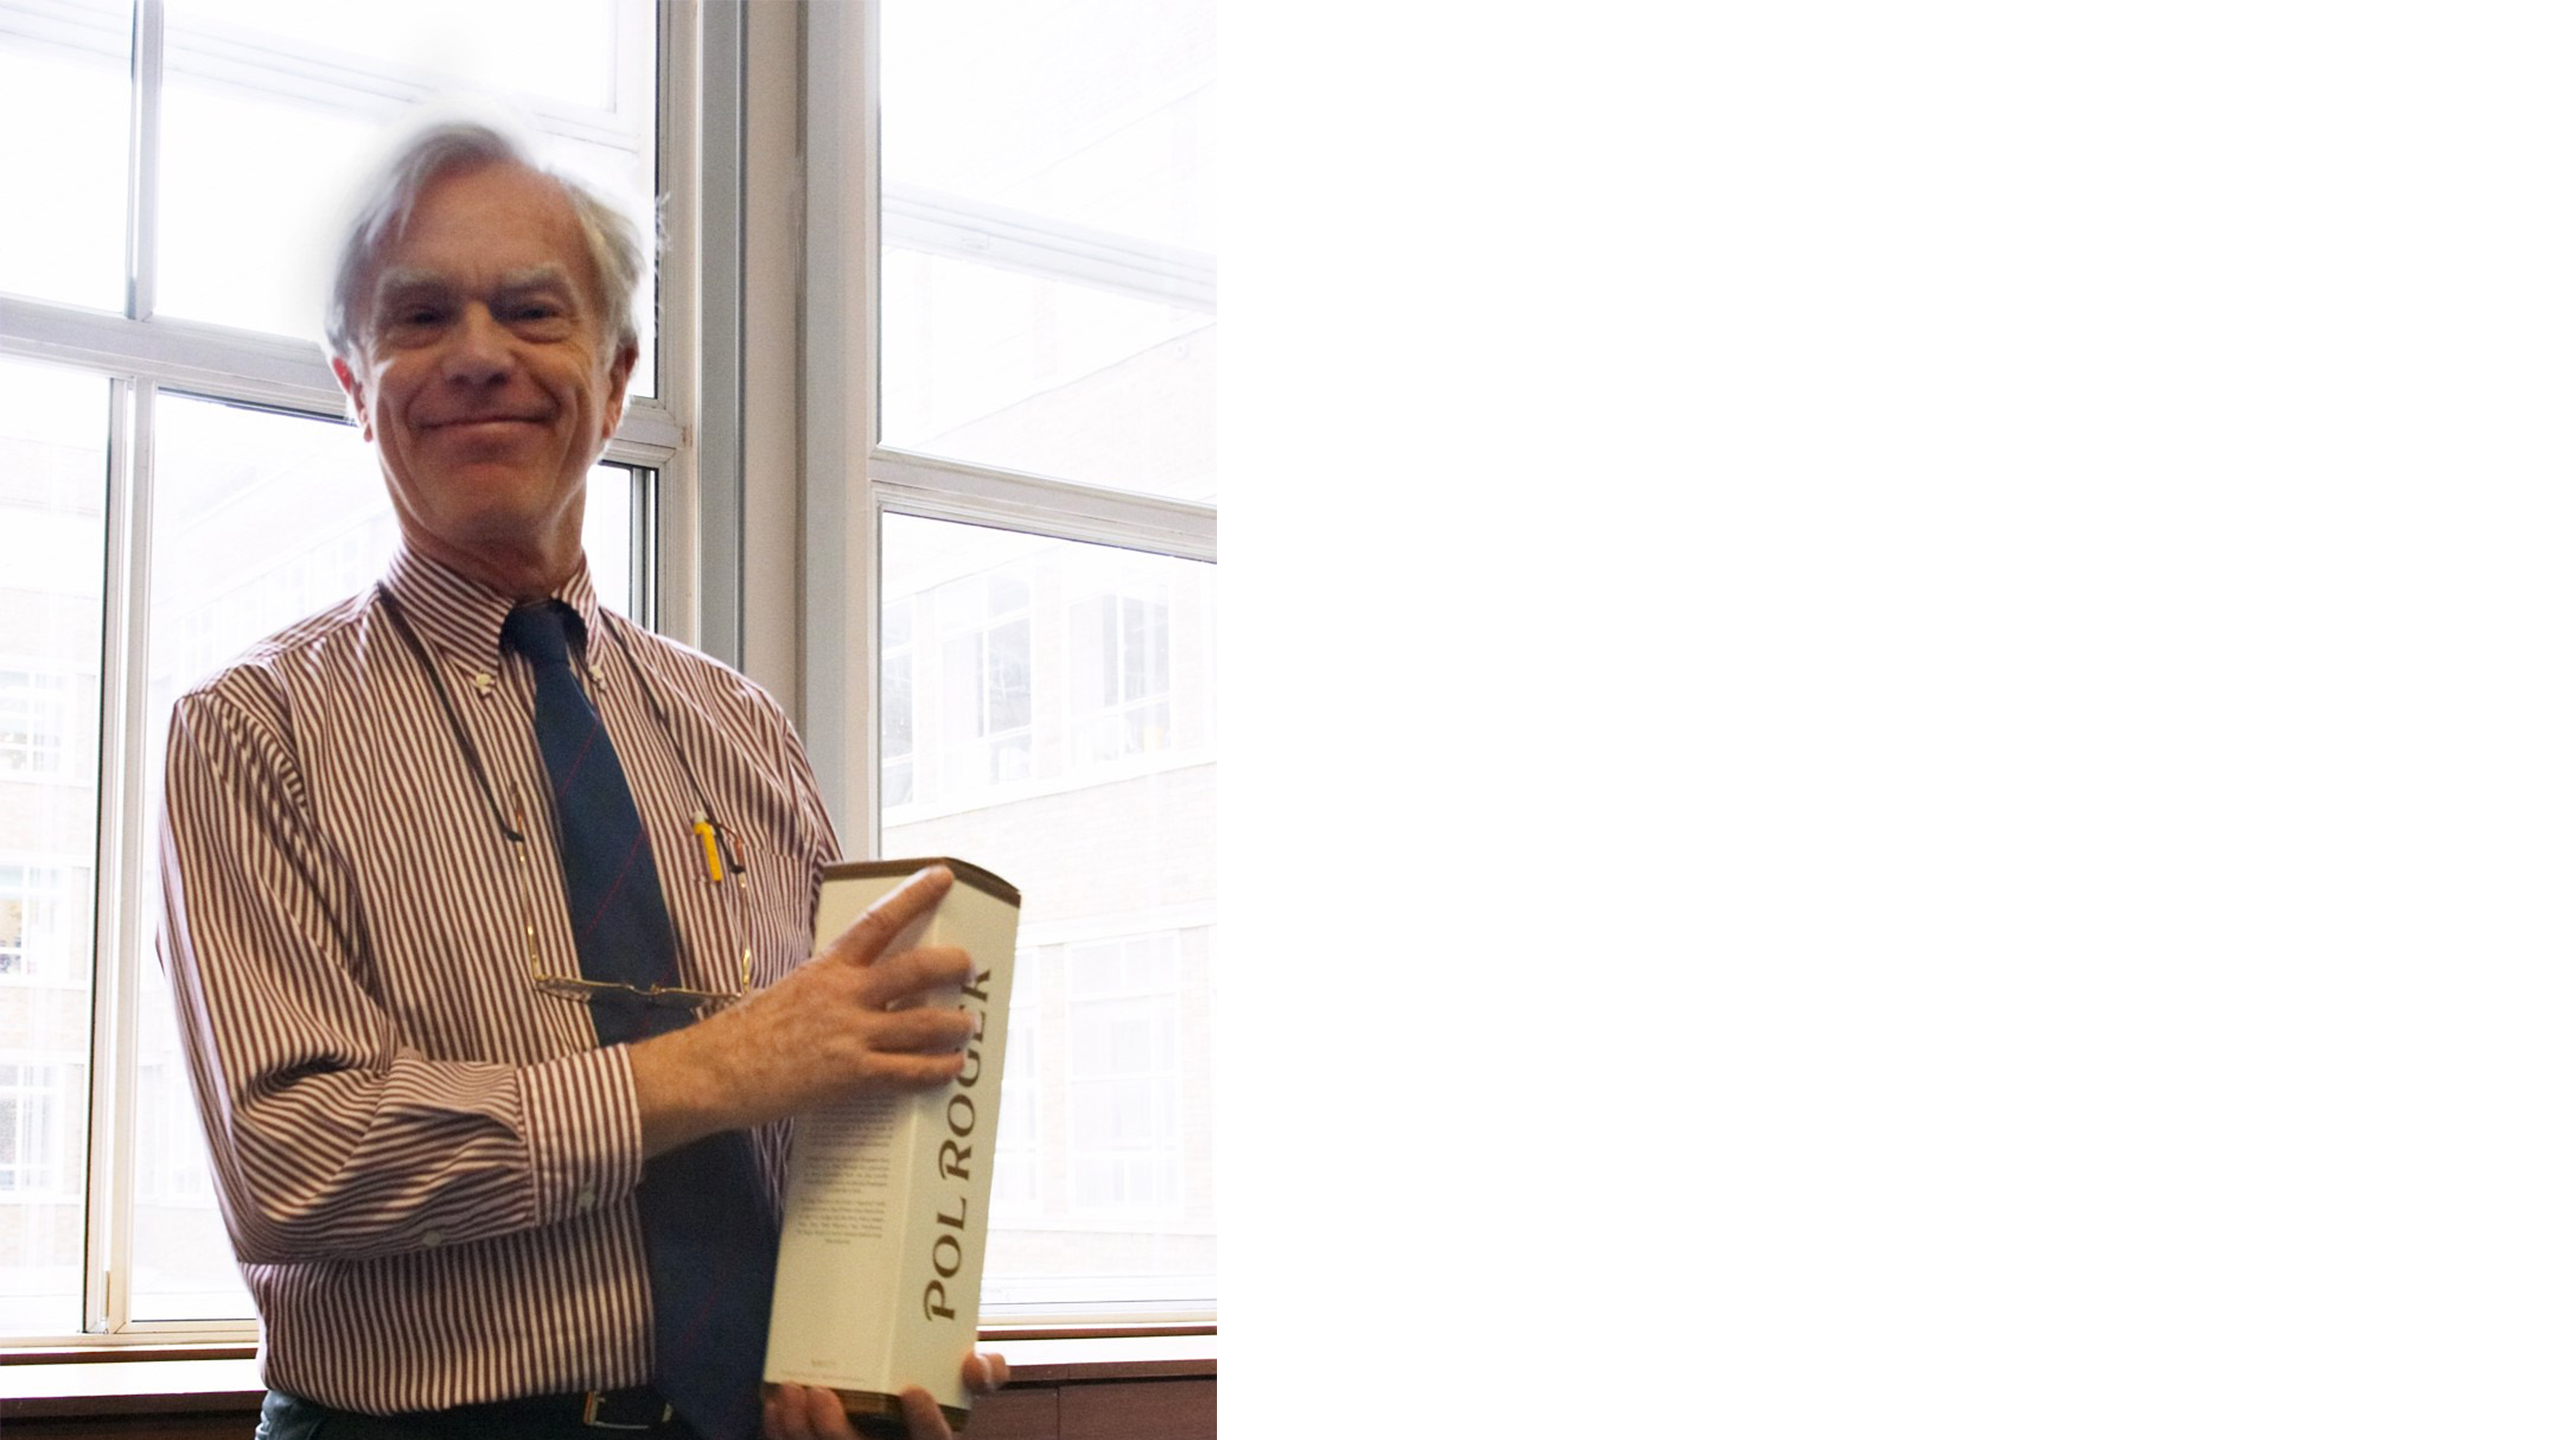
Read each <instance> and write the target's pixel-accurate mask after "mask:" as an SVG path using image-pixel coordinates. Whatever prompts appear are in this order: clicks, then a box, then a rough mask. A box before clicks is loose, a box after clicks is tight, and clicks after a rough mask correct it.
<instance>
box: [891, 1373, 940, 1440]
mask: <svg viewBox="0 0 2560 1440" xmlns="http://www.w3.org/2000/svg"><path fill="white" fill-rule="evenodd" d="M898 1408H899V1409H901V1410H904V1411H906V1412H907V1440H951V1422H950V1421H948V1420H945V1419H943V1418H942V1407H941V1406H940V1405H937V1404H935V1403H934V1401H933V1396H932V1394H931V1393H930V1392H928V1391H927V1390H926V1389H925V1388H924V1387H923V1386H921V1385H910V1386H908V1387H907V1388H906V1389H904V1390H901V1391H899V1392H898Z"/></svg>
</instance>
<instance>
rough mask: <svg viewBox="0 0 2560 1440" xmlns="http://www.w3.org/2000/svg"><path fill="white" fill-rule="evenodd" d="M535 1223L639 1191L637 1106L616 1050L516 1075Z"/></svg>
mask: <svg viewBox="0 0 2560 1440" xmlns="http://www.w3.org/2000/svg"><path fill="white" fill-rule="evenodd" d="M518 1073H519V1075H520V1077H521V1078H520V1080H519V1081H518V1083H519V1085H520V1086H521V1087H522V1095H523V1102H524V1137H525V1149H526V1151H527V1152H528V1156H529V1158H530V1160H531V1162H532V1169H533V1198H534V1207H535V1214H534V1223H535V1224H537V1225H550V1224H556V1223H557V1222H559V1221H562V1220H574V1219H578V1218H580V1217H582V1216H585V1215H588V1214H591V1213H593V1212H594V1211H595V1209H596V1207H598V1206H600V1205H610V1204H612V1203H613V1202H614V1201H616V1200H619V1199H621V1198H622V1197H623V1196H625V1195H628V1194H630V1193H631V1192H632V1191H633V1190H636V1189H638V1188H639V1186H640V1164H641V1156H640V1102H639V1099H638V1097H637V1096H635V1095H634V1094H633V1093H632V1088H631V1052H630V1050H629V1049H628V1048H627V1047H625V1046H621V1045H608V1046H606V1047H605V1048H603V1049H601V1050H583V1051H580V1052H579V1053H577V1054H575V1055H563V1056H561V1057H560V1058H559V1059H557V1060H547V1061H544V1062H543V1063H541V1064H539V1065H531V1066H527V1067H526V1068H525V1069H524V1070H522V1071H520V1072H518Z"/></svg>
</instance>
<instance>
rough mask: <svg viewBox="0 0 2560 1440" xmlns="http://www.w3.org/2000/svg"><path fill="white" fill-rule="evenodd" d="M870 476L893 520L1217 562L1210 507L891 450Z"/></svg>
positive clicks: (882, 452) (879, 453)
mask: <svg viewBox="0 0 2560 1440" xmlns="http://www.w3.org/2000/svg"><path fill="white" fill-rule="evenodd" d="M870 476H871V493H872V495H873V497H874V499H875V501H876V503H877V504H878V505H879V507H880V508H881V509H882V510H885V511H889V512H891V513H894V514H899V515H916V516H921V517H923V518H926V519H931V520H956V521H960V522H962V523H964V524H970V525H987V526H993V527H994V528H996V529H1000V530H1017V531H1024V532H1028V533H1031V534H1038V535H1049V536H1054V537H1056V538H1058V539H1061V540H1082V541H1088V542H1091V543H1094V544H1099V545H1112V546H1117V547H1119V548H1121V549H1126V550H1143V551H1146V552H1148V553H1150V554H1155V555H1169V556H1173V557H1175V558H1177V559H1182V560H1207V561H1215V560H1216V559H1217V558H1218V510H1217V507H1216V506H1215V505H1213V504H1203V503H1201V502H1199V501H1195V500H1176V499H1171V498H1167V497H1164V496H1158V495H1143V494H1138V493H1136V492H1133V491H1126V490H1111V489H1107V488H1104V487H1101V486H1095V485H1078V484H1075V483H1073V482H1070V481H1065V480H1051V479H1047V478H1045V477H1042V476H1037V475H1024V474H1019V473H1016V472H1013V471H1006V470H997V469H994V468H992V467H989V466H983V465H963V464H958V463H955V462H953V461H949V460H942V459H937V458H934V457H930V456H924V455H914V454H909V453H907V452H905V451H899V450H891V449H888V448H886V447H881V448H878V449H875V450H873V451H872V453H871V465H870Z"/></svg>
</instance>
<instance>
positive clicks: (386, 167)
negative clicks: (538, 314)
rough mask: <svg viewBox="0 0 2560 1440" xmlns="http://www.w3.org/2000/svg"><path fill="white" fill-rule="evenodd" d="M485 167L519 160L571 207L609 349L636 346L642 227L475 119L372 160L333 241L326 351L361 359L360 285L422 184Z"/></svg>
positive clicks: (445, 125)
mask: <svg viewBox="0 0 2560 1440" xmlns="http://www.w3.org/2000/svg"><path fill="white" fill-rule="evenodd" d="M490 165H517V166H522V167H523V168H525V169H527V170H531V171H533V172H534V173H536V174H538V175H542V176H545V177H547V178H548V179H550V180H551V181H552V182H553V183H555V184H557V185H558V186H559V187H560V188H561V189H562V190H563V191H565V192H566V193H567V195H568V197H569V208H570V209H571V210H572V211H574V212H576V214H577V217H578V230H579V232H580V233H581V234H582V235H584V236H585V237H586V242H587V258H588V259H589V260H590V261H591V262H592V263H593V264H594V266H595V275H596V285H597V288H598V289H599V290H601V291H602V292H603V293H602V294H600V295H598V296H597V297H596V300H597V303H598V304H599V305H601V306H602V307H603V313H602V316H601V318H602V321H603V327H602V328H603V332H604V334H605V336H606V338H607V339H608V340H609V341H610V342H611V346H610V350H609V351H608V353H619V352H620V351H622V350H623V349H624V348H626V347H630V346H636V345H638V344H639V343H640V330H639V326H638V324H637V323H636V322H635V320H634V318H633V313H632V312H633V306H634V305H635V304H636V302H637V299H638V295H639V291H640V281H641V278H642V275H643V273H644V267H645V266H646V264H647V262H648V256H647V254H646V252H644V251H643V250H642V249H641V244H640V229H639V227H638V226H636V225H634V224H633V223H632V222H631V218H630V217H629V216H628V215H625V214H624V213H623V212H622V211H621V210H619V209H617V208H616V207H615V206H614V205H613V203H612V202H611V201H609V200H607V199H605V197H604V196H602V195H600V194H598V193H597V192H596V191H595V190H593V189H591V188H589V187H588V186H587V185H586V184H585V183H584V182H582V181H580V180H577V179H575V178H574V177H572V176H570V175H567V174H565V173H563V172H561V171H560V170H558V169H557V168H555V167H553V166H549V165H545V164H543V163H542V162H541V161H539V160H536V159H535V158H533V155H532V153H531V151H530V148H529V147H528V146H527V145H526V144H525V142H523V141H521V140H519V139H518V138H517V137H515V136H514V135H511V134H509V133H507V131H505V130H503V129H500V128H499V127H498V126H496V125H492V124H489V123H487V122H485V121H481V120H469V119H457V120H443V121H438V122H436V123H434V124H430V125H427V126H424V127H422V128H420V129H418V130H415V131H413V132H411V133H410V134H408V135H406V136H404V137H402V138H401V140H400V141H399V143H398V144H396V145H395V146H394V147H393V148H392V150H391V152H390V153H389V154H388V155H386V156H384V157H383V159H382V160H381V161H380V162H379V163H377V164H376V165H375V166H374V168H373V170H372V171H371V172H370V174H369V176H368V177H367V180H366V183H365V184H364V186H363V187H362V188H361V189H360V190H359V191H358V192H357V195H356V205H355V209H354V211H353V213H352V215H351V216H350V217H349V219H348V222H347V227H346V233H345V234H344V235H343V236H342V237H341V238H340V239H339V242H338V268H337V274H336V277H335V279H333V280H332V281H331V283H330V286H329V305H328V316H327V321H326V334H327V336H328V341H329V351H330V353H331V354H333V355H336V356H337V357H338V358H340V359H342V360H345V361H346V362H347V363H348V364H350V365H353V364H355V363H357V362H358V361H359V360H360V359H361V358H362V354H361V352H362V348H363V344H362V342H363V339H364V337H363V336H361V335H358V334H357V333H356V319H355V317H356V316H358V315H360V314H362V313H363V311H364V301H365V299H366V297H365V296H364V294H363V293H362V288H363V286H364V285H365V284H366V282H367V279H368V277H369V276H370V275H371V273H372V271H373V265H374V261H375V260H376V259H377V258H378V257H379V256H380V255H381V253H382V249H383V247H384V246H386V245H388V244H390V243H391V242H392V241H394V240H396V239H398V238H399V235H400V232H401V231H402V230H403V229H405V228H406V227H407V226H408V223H409V216H410V213H411V212H412V211H414V210H415V209H416V208H417V205H418V198H419V196H421V195H423V194H424V193H425V192H426V188H427V186H428V185H430V184H432V183H433V182H434V181H436V180H437V179H439V178H441V177H443V176H444V175H446V174H448V173H451V172H453V171H457V170H478V169H481V168H483V167H486V166H490Z"/></svg>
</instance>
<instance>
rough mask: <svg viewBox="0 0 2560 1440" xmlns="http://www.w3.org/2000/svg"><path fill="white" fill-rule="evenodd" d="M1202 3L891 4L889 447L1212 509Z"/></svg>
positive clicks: (884, 257) (1209, 188) (887, 77)
mask: <svg viewBox="0 0 2560 1440" xmlns="http://www.w3.org/2000/svg"><path fill="white" fill-rule="evenodd" d="M1215 8H1216V7H1215V6H1214V4H1212V3H1210V0H1134V3H1113V4H1109V5H1103V4H1098V3H1093V0H1004V3H986V4H977V5H947V4H933V3H930V0H889V3H887V4H885V5H883V6H882V9H881V55H882V61H881V140H880V150H881V156H880V160H881V176H882V179H881V192H880V225H881V255H880V307H881V326H880V365H881V381H880V400H881V420H880V433H881V439H882V441H883V442H884V443H886V444H888V445H891V446H895V447H898V448H900V449H906V450H915V451H920V452H924V453H927V454H933V455H939V456H944V457H947V458H950V459H954V460H961V461H967V462H970V463H974V464H983V465H994V466H999V467H1003V468H1006V469H1012V470H1023V471H1029V472H1032V473H1035V474H1044V475H1053V476H1057V477H1060V478H1063V479H1069V480H1079V481H1084V482H1087V483H1090V484H1096V485H1108V486H1113V487H1115V488H1119V489H1127V490H1139V491H1145V492H1147V493H1150V494H1160V495H1179V496H1188V497H1194V498H1206V497H1208V496H1210V495H1213V494H1214V493H1215V492H1216V490H1217V474H1216V468H1215V455H1214V449H1215V446H1214V439H1213V429H1212V418H1213V400H1214V391H1215V387H1216V356H1217V273H1216V240H1215V238H1214V235H1213V230H1212V220H1213V215H1214V199H1213V196H1214V190H1213V186H1214V184H1215V167H1214V162H1215V146H1214V93H1215V92H1214V87H1213V85H1212V74H1213V70H1214V65H1215V59H1216V38H1215V24H1214V21H1215V13H1214V12H1215Z"/></svg>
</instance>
